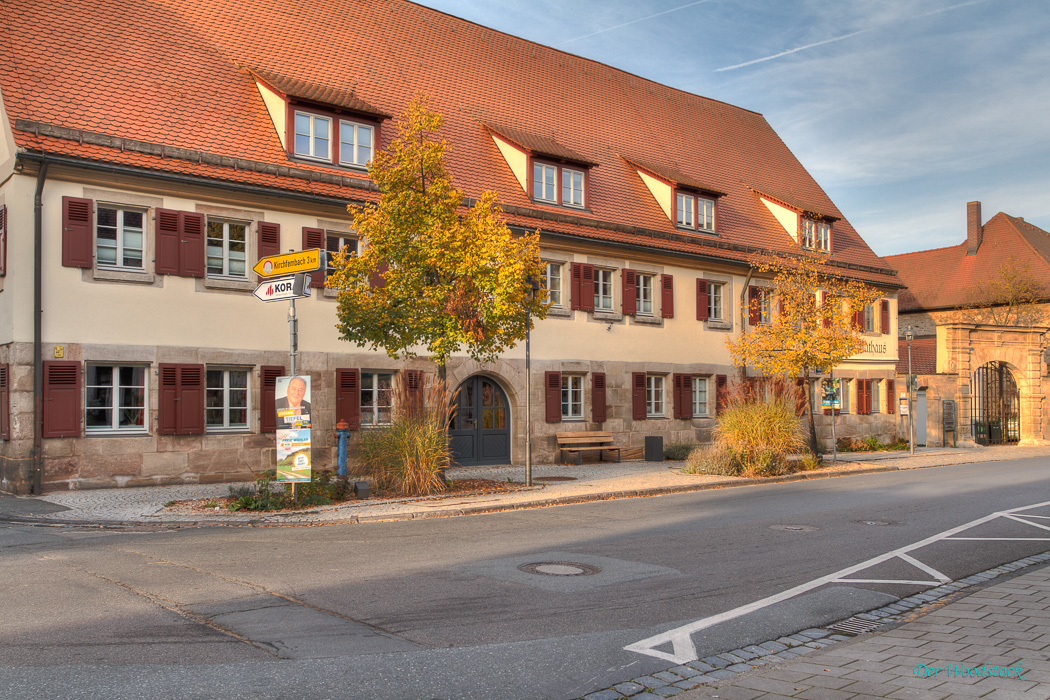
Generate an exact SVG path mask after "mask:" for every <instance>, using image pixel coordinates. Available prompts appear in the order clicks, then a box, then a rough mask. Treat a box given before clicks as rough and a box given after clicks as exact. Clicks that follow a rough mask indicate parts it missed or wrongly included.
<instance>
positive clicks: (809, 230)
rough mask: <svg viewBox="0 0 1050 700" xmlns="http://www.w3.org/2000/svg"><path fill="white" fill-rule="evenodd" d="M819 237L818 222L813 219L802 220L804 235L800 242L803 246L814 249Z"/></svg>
mask: <svg viewBox="0 0 1050 700" xmlns="http://www.w3.org/2000/svg"><path fill="white" fill-rule="evenodd" d="M816 237H817V222H816V221H813V220H812V219H803V220H802V235H801V240H799V242H798V244H799V245H800V246H802V247H803V248H807V249H809V250H812V249H813V247H814V245H815V242H816Z"/></svg>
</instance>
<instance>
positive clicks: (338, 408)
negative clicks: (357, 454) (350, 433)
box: [335, 369, 361, 430]
mask: <svg viewBox="0 0 1050 700" xmlns="http://www.w3.org/2000/svg"><path fill="white" fill-rule="evenodd" d="M360 392H361V370H359V369H337V370H336V371H335V422H336V423H341V422H343V421H346V422H347V423H349V424H350V430H358V429H360V427H361V393H360Z"/></svg>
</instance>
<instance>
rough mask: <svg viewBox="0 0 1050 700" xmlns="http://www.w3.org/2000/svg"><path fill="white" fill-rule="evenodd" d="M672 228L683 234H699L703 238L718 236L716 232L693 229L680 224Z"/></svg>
mask: <svg viewBox="0 0 1050 700" xmlns="http://www.w3.org/2000/svg"><path fill="white" fill-rule="evenodd" d="M674 227H675V228H676V229H678V230H679V231H681V232H683V233H699V234H703V235H705V236H718V231H715V230H714V229H706V228H695V227H693V226H682V225H681V224H675V225H674Z"/></svg>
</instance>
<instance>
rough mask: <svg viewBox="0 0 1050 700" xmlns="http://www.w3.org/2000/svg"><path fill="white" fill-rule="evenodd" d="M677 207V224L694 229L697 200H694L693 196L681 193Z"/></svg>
mask: <svg viewBox="0 0 1050 700" xmlns="http://www.w3.org/2000/svg"><path fill="white" fill-rule="evenodd" d="M675 205H676V213H677V220H676V221H675V223H676V224H678V225H679V226H685V227H686V228H693V208H694V207H695V206H696V200H695V199H693V196H692V195H688V194H684V193H682V192H679V193H678V195H677V198H676V201H675Z"/></svg>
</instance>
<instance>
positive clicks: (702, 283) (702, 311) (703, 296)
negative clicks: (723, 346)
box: [696, 279, 709, 321]
mask: <svg viewBox="0 0 1050 700" xmlns="http://www.w3.org/2000/svg"><path fill="white" fill-rule="evenodd" d="M708 293H709V292H708V286H707V280H699V279H698V280H697V281H696V320H697V321H706V320H707V318H708V316H707V307H708V303H709V297H708Z"/></svg>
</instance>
